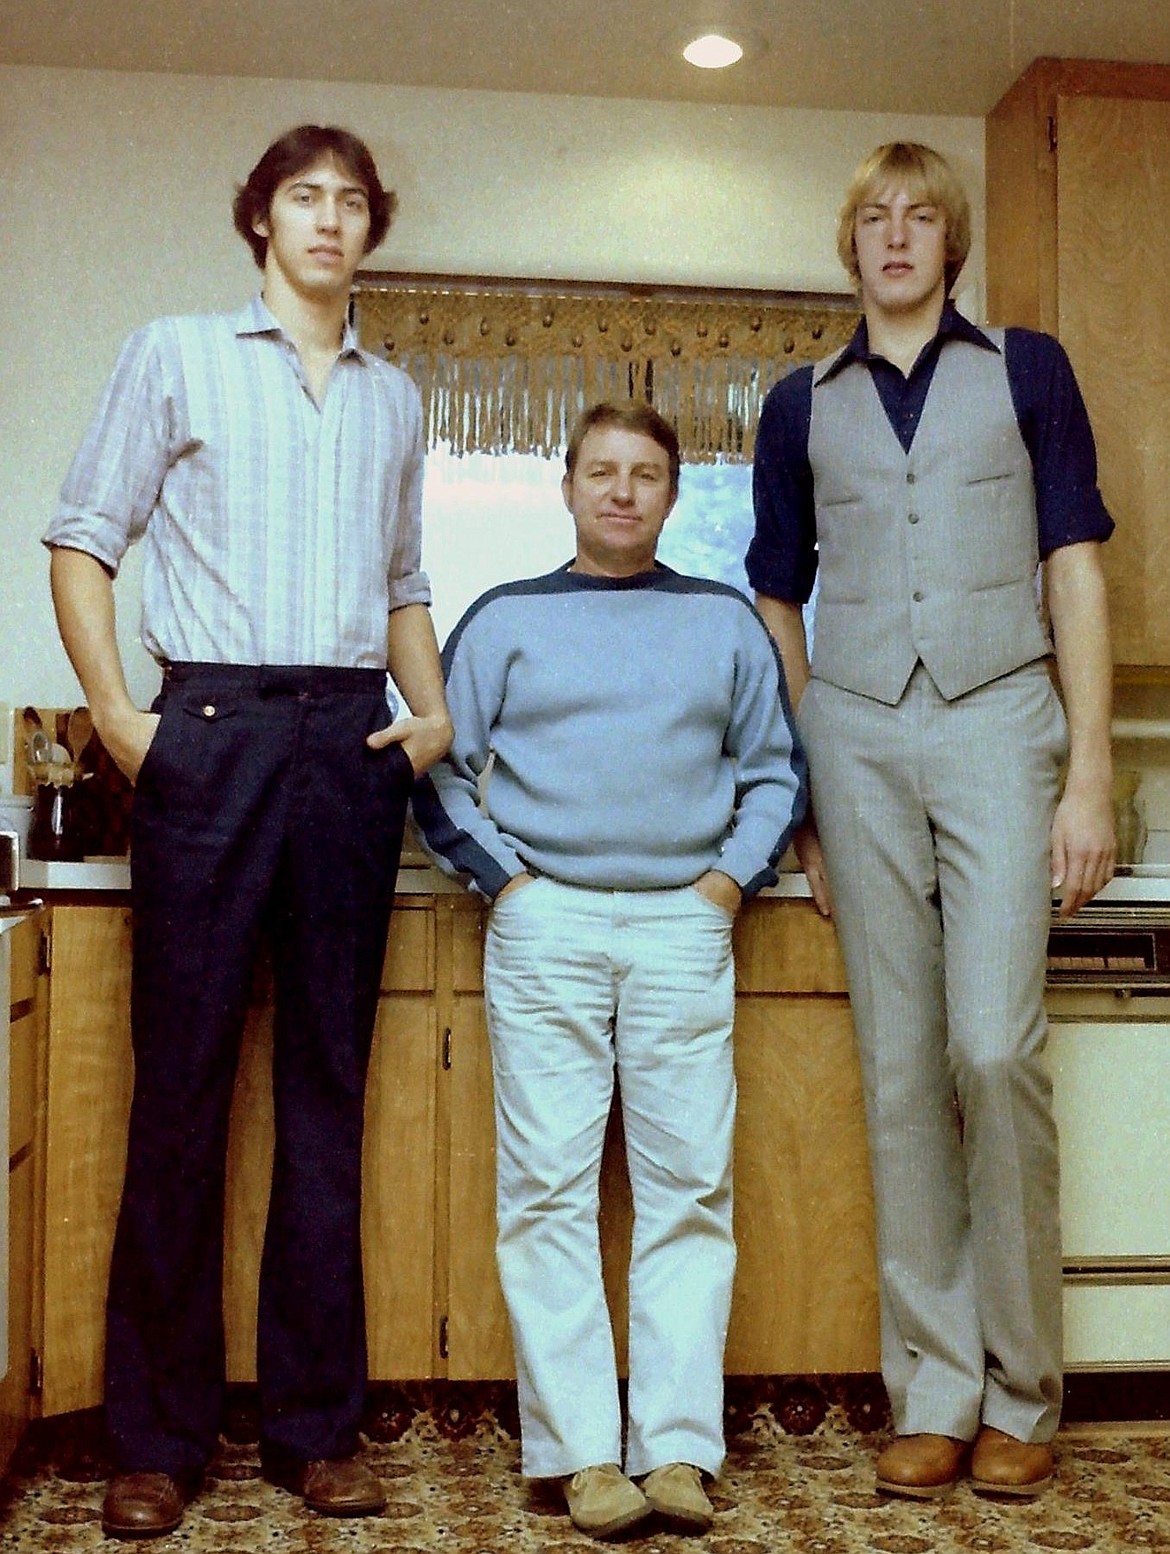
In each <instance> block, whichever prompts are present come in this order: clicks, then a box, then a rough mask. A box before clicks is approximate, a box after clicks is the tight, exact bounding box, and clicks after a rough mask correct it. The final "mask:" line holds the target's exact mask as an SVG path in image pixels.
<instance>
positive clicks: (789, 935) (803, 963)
mask: <svg viewBox="0 0 1170 1554" xmlns="http://www.w3.org/2000/svg"><path fill="white" fill-rule="evenodd" d="M735 986H736V990H737V991H738V992H740V993H844V992H846V991H847V984H846V981H845V964H844V962H843V961H842V959H841V950H840V947H839V946H838V944H837V931H836V929H835V928H834V927H833V924H832V923H831V922H830V921H829V920H828V919H827V918H824V917H822V916H821V915H820V913H819V912H818V911H817V909H816V907H814V906H813V904H812V902H811V901H778V900H776V899H774V898H769V897H763V898H761V899H760V900H758V901H751V902H749V903H748V905H747V906H746V907H745V908H744V910H743V911H742V912H741V913H740V916H739V921H738V922H737V923H736V925H735Z"/></svg>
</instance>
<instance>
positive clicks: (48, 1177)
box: [42, 903, 437, 1414]
mask: <svg viewBox="0 0 1170 1554" xmlns="http://www.w3.org/2000/svg"><path fill="white" fill-rule="evenodd" d="M431 918H432V914H431V913H430V912H428V911H427V910H426V907H425V905H423V904H421V903H420V904H418V905H415V904H413V903H412V904H409V905H407V906H404V907H403V908H402V910H401V911H399V912H398V913H396V916H395V919H394V922H393V924H392V927H391V933H390V942H389V946H388V951H387V961H386V969H385V971H384V973H383V984H382V986H383V997H382V1000H381V1004H380V1006H379V1014H378V1029H377V1033H376V1037H375V1047H374V1053H373V1057H372V1060H371V1067H370V1078H369V1084H368V1087H367V1135H366V1145H365V1171H366V1182H365V1192H364V1198H363V1232H364V1236H365V1251H366V1277H367V1287H368V1292H369V1293H368V1300H367V1323H368V1329H369V1338H370V1375H371V1376H372V1377H374V1378H378V1379H383V1378H385V1379H389V1378H395V1377H411V1378H413V1377H418V1376H427V1375H431V1374H433V1371H434V1358H433V1351H434V1338H433V1332H434V1326H435V1324H434V1320H433V1306H434V1295H433V1285H434V1267H435V1263H434V1158H435V1115H434V1114H435V1101H434V1097H435V1070H436V1067H437V1059H436V1042H437V1038H436V1033H435V1021H434V1016H433V1010H432V999H433V986H434V945H433V923H432V921H431ZM52 962H53V963H52V974H51V991H50V1011H49V1041H48V1060H47V1062H48V1070H47V1097H46V1150H45V1186H44V1270H45V1271H44V1315H43V1332H42V1357H43V1362H44V1392H43V1398H42V1412H44V1413H45V1414H56V1413H62V1412H66V1411H71V1410H74V1409H80V1408H90V1407H94V1406H96V1405H97V1404H99V1403H100V1402H101V1401H102V1351H103V1341H104V1332H105V1300H106V1285H107V1282H108V1278H109V1263H110V1252H111V1249H112V1247H113V1238H114V1225H115V1221H116V1218H117V1211H118V1204H119V1201H120V1198H121V1191H122V1178H123V1175H124V1171H125V1162H126V1129H127V1123H128V1119H129V1112H130V1096H131V1087H132V1079H133V1059H132V1055H131V1047H130V916H129V912H128V911H126V910H125V909H124V908H120V907H109V906H101V905H96V904H95V905H87V906H80V907H56V908H54V911H53V919H52ZM259 989H260V991H259V996H258V998H257V999H256V1000H255V1001H254V1003H253V1006H252V1008H251V1010H250V1011H249V1016H248V1023H247V1028H246V1031H245V1035H244V1041H243V1048H242V1053H241V1061H240V1067H239V1072H238V1075H237V1081H236V1095H235V1100H234V1102H233V1114H232V1115H233V1122H232V1134H231V1141H230V1145H229V1157H228V1189H227V1192H228V1208H227V1227H226V1234H225V1275H224V1312H225V1323H226V1336H227V1352H228V1375H229V1377H230V1378H231V1379H233V1380H242V1379H250V1378H251V1377H254V1375H255V1329H256V1285H257V1277H258V1270H259V1259H260V1248H261V1243H262V1239H263V1225H264V1218H265V1214H266V1210H267V1202H268V1181H269V1176H270V1173H271V1156H272V1097H271V1086H270V1082H269V1076H270V1072H271V1044H272V1008H271V1001H270V999H269V998H268V996H267V993H266V991H265V989H264V985H263V979H262V978H261V980H260V984H259Z"/></svg>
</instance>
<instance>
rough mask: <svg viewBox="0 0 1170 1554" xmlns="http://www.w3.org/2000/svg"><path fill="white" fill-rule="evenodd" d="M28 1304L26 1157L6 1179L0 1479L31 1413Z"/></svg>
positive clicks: (29, 1188) (29, 1171) (29, 1184)
mask: <svg viewBox="0 0 1170 1554" xmlns="http://www.w3.org/2000/svg"><path fill="white" fill-rule="evenodd" d="M32 1304H33V1161H32V1158H31V1156H26V1157H25V1158H24V1159H23V1160H22V1161H21V1162H20V1163H19V1164H18V1165H16V1166H14V1167H13V1169H12V1170H11V1172H10V1173H9V1176H8V1374H7V1375H6V1376H5V1377H4V1378H3V1380H0V1476H3V1474H4V1472H5V1471H6V1469H7V1467H8V1463H9V1461H10V1459H11V1457H12V1454H13V1452H14V1451H15V1450H16V1448H17V1446H18V1445H19V1444H20V1438H21V1436H22V1435H23V1434H24V1429H25V1426H26V1425H27V1423H28V1420H29V1415H30V1414H31V1412H32V1400H31V1398H30V1396H29V1370H30V1361H31V1358H32V1347H33V1335H32Z"/></svg>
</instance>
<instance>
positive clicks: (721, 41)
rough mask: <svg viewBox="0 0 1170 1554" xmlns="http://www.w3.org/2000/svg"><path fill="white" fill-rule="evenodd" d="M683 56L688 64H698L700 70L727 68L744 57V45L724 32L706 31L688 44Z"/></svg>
mask: <svg viewBox="0 0 1170 1554" xmlns="http://www.w3.org/2000/svg"><path fill="white" fill-rule="evenodd" d="M683 58H684V59H685V60H686V62H687V64H688V65H697V66H698V68H699V69H700V70H725V69H726V68H727V66H728V65H734V64H737V63H738V62H739V61H740V60H741V59H742V58H743V45H742V44H740V43H737V42H736V41H735V39H734V38H728V37H725V36H724V34H723V33H720V32H705V33H703V35H702V36H701V37H698V38H693V39H692V40H691V42H690V43H688V44H687V46H686V48H685V49H683Z"/></svg>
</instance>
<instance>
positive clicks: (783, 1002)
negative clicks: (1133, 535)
mask: <svg viewBox="0 0 1170 1554" xmlns="http://www.w3.org/2000/svg"><path fill="white" fill-rule="evenodd" d="M455 934H456V948H455V956H454V961H455V984H456V994H455V1001H454V1012H453V1017H452V1022H451V1071H450V1076H449V1077H450V1109H451V1118H452V1122H451V1146H450V1155H449V1162H448V1173H449V1224H450V1245H449V1252H448V1305H447V1314H448V1335H449V1359H448V1370H447V1374H448V1375H449V1376H450V1377H452V1378H460V1379H486V1378H491V1377H504V1376H511V1375H514V1369H513V1361H512V1351H511V1341H510V1335H509V1330H508V1321H507V1313H506V1311H505V1308H504V1303H503V1297H502V1296H501V1294H500V1288H499V1281H498V1279H497V1276H496V1267H495V1253H494V1239H495V1180H494V1177H495V1170H494V1130H493V1118H492V1079H491V1055H490V1050H489V1047H488V1039H487V1030H486V1025H485V1021H484V1013H483V1001H482V995H481V993H480V973H479V954H480V952H481V948H482V941H481V936H480V931H479V922H478V919H477V918H476V916H474V915H473V914H469V913H466V912H464V913H456V914H455ZM737 963H738V971H739V980H740V986H741V989H743V988H745V987H748V988H751V989H753V992H751V993H747V992H742V991H741V994H740V997H739V1000H738V1003H737V1008H736V1027H735V1046H736V1071H737V1075H738V1080H739V1105H738V1119H737V1126H736V1146H735V1147H736V1155H735V1198H736V1210H735V1226H736V1239H737V1243H738V1247H739V1265H738V1272H737V1275H736V1283H735V1294H734V1299H733V1305H732V1320H731V1331H730V1335H729V1339H728V1348H727V1358H726V1367H725V1368H726V1370H727V1372H728V1374H732V1375H736V1374H738V1375H749V1374H766V1375H772V1374H800V1373H806V1372H811V1371H855V1370H856V1371H871V1370H876V1369H877V1365H878V1346H877V1293H876V1291H877V1276H876V1268H875V1261H874V1235H873V1202H872V1192H871V1187H870V1175H869V1160H868V1153H867V1145H866V1134H865V1118H864V1112H863V1102H862V1095H861V1079H860V1072H859V1068H858V1063H857V1056H856V1052H855V1049H854V1042H853V1025H852V1021H851V1019H850V1015H849V1006H848V1002H847V1000H846V999H845V998H844V997H841V996H835V997H825V996H801V995H800V994H797V993H794V992H793V991H791V989H792V988H793V987H794V986H797V985H799V986H800V987H802V988H803V987H806V986H809V987H812V988H815V989H817V990H818V992H819V991H820V990H821V989H823V988H836V987H839V986H840V985H841V983H842V977H843V972H842V968H841V964H840V956H839V951H838V950H837V946H836V940H835V936H834V935H833V933H832V929H831V926H830V925H828V924H826V923H824V922H823V920H822V919H820V918H819V917H818V916H817V914H816V913H815V911H814V910H813V908H812V907H811V906H810V905H808V904H807V903H800V904H793V903H786V902H784V903H782V902H772V901H769V902H760V903H758V904H755V905H753V906H752V907H751V908H749V910H748V912H747V913H745V915H744V918H743V919H742V920H741V924H740V928H739V930H738V931H737ZM601 1199H602V1210H601V1230H602V1254H603V1267H604V1274H605V1281H606V1291H607V1295H608V1297H609V1304H610V1311H611V1314H612V1315H613V1319H614V1330H615V1336H616V1341H617V1349H618V1355H619V1364H624V1356H625V1337H626V1334H625V1327H626V1309H627V1303H626V1276H627V1271H628V1265H629V1244H630V1226H631V1219H632V1208H631V1203H630V1195H629V1185H628V1181H627V1178H626V1173H625V1162H624V1150H623V1145H622V1137H621V1129H620V1125H619V1124H618V1122H617V1119H611V1124H610V1129H609V1135H608V1137H607V1140H606V1155H605V1161H604V1164H603V1169H602V1194H601Z"/></svg>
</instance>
